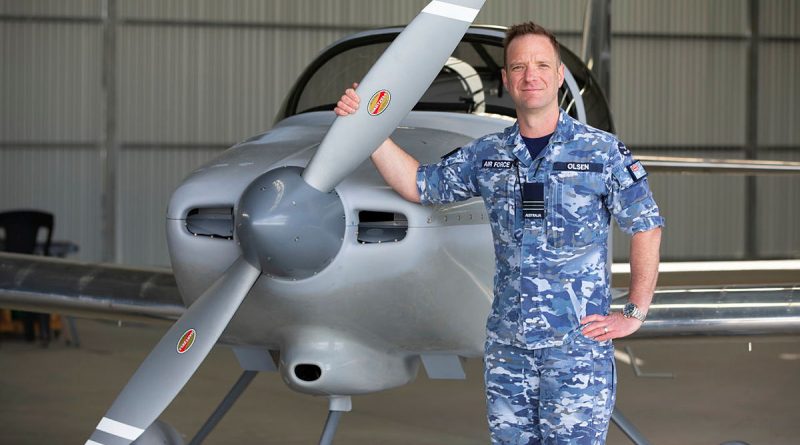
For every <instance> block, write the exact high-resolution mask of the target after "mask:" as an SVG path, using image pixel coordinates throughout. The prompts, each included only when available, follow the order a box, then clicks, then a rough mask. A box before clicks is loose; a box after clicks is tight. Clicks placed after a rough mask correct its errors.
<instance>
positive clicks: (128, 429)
mask: <svg viewBox="0 0 800 445" xmlns="http://www.w3.org/2000/svg"><path fill="white" fill-rule="evenodd" d="M97 429H98V430H100V431H103V432H106V433H108V434H113V435H115V436H117V437H122V438H125V439H128V440H136V439H137V438H138V437H139V436H141V435H142V433H143V432H144V430H143V429H141V428H136V427H135V426H133V425H128V424H127V423H122V422H117V421H116V420H114V419H109V418H108V417H103V419H102V420H100V423H98V424H97Z"/></svg>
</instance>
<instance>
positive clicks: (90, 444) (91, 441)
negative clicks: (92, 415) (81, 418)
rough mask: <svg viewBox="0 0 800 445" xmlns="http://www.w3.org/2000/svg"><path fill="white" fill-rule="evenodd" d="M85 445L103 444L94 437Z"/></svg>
mask: <svg viewBox="0 0 800 445" xmlns="http://www.w3.org/2000/svg"><path fill="white" fill-rule="evenodd" d="M84 445H103V444H102V443H100V442H95V441H93V440H92V439H89V440H87V441H86V443H85V444H84Z"/></svg>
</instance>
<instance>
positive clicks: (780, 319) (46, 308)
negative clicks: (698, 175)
mask: <svg viewBox="0 0 800 445" xmlns="http://www.w3.org/2000/svg"><path fill="white" fill-rule="evenodd" d="M612 277H613V278H612V283H613V286H614V289H613V293H614V301H613V303H612V310H621V308H622V305H623V304H624V302H625V301H627V288H626V287H625V286H626V285H627V283H628V282H629V281H630V267H629V265H627V264H614V266H613V267H612ZM0 307H4V308H11V309H20V310H31V311H42V312H57V313H63V314H66V315H74V316H80V317H88V318H102V319H110V320H127V321H145V322H171V321H174V320H176V319H178V318H179V317H180V316H181V314H183V312H184V310H185V307H184V304H183V301H182V299H181V296H180V293H179V291H178V287H177V284H176V283H175V279H174V277H173V275H172V272H171V271H169V270H167V269H144V268H134V267H125V266H118V265H110V264H89V263H79V262H74V261H68V260H61V259H54V258H47V257H41V256H31V255H17V254H7V253H0ZM796 333H800V260H789V261H729V262H690V263H662V264H661V266H660V275H659V287H658V289H656V293H655V296H654V298H653V304H652V305H651V307H650V312H649V314H648V319H647V322H646V323H645V324H644V325H643V326H642V328H641V329H640V330H639V331H638V332H637V333H636V334H635V336H636V337H673V336H687V335H761V334H796Z"/></svg>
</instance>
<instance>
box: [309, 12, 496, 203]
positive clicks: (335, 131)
mask: <svg viewBox="0 0 800 445" xmlns="http://www.w3.org/2000/svg"><path fill="white" fill-rule="evenodd" d="M483 3H484V0H448V1H447V2H444V1H432V2H430V3H429V4H428V5H427V6H426V7H425V8H424V9H423V10H422V12H421V13H420V14H419V15H417V17H416V18H414V20H412V21H411V23H409V24H408V26H406V28H405V30H403V32H402V33H400V35H399V36H397V38H396V39H395V40H394V42H392V44H391V45H390V46H389V48H387V49H386V51H385V52H384V53H383V54H382V55H381V57H380V58H379V59H378V61H377V62H376V63H375V65H373V67H372V68H371V69H370V70H369V72H368V73H367V75H366V76H364V79H362V80H361V82H359V85H358V88H357V89H356V93H358V96H359V97H361V98H362V100H366V99H367V98H369V100H367V102H366V106H361V107H359V109H358V111H356V113H355V114H352V115H349V116H347V118H346V119H342V118H337V119H336V120H335V121H334V122H333V125H332V126H331V128H330V130H329V131H328V133H327V134H326V135H325V138H324V139H323V140H322V143H321V144H320V146H319V148H318V149H317V152H316V153H315V154H314V157H313V158H312V159H311V162H309V163H308V166H307V167H306V170H305V172H303V179H305V181H306V182H307V183H308V184H310V185H311V186H312V187H314V188H315V189H317V190H320V191H323V192H327V191H330V190H331V189H333V187H334V186H336V184H338V183H339V181H341V180H342V178H344V177H345V176H347V175H348V174H349V173H350V172H352V171H353V170H354V169H355V168H356V167H358V166H359V164H361V163H362V162H364V161H365V160H366V159H367V158H368V157H369V155H370V154H372V152H373V151H375V149H376V148H378V146H379V145H380V144H381V142H383V141H384V140H385V139H386V138H387V137H389V135H390V134H392V132H393V131H394V129H395V128H397V125H398V124H399V123H400V121H401V120H402V119H403V118H404V117H405V116H406V115H407V114H408V112H409V111H411V109H412V108H413V107H414V105H415V104H416V103H417V101H419V99H420V97H422V94H423V93H425V90H427V89H428V87H429V86H430V85H431V83H432V82H433V80H434V79H435V78H436V75H437V74H438V73H439V71H440V70H441V68H442V66H443V65H444V64H445V62H446V61H447V58H448V57H450V54H452V53H453V49H455V47H456V45H458V42H460V41H461V37H462V36H463V35H464V33H465V32H466V30H467V28H468V27H469V25H470V24H471V23H472V21H473V20H475V16H477V15H478V12H479V11H480V8H481V6H483ZM362 103H363V102H362Z"/></svg>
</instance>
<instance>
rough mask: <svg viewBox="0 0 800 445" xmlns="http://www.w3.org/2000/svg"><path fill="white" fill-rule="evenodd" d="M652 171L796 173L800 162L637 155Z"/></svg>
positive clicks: (746, 173) (798, 170)
mask: <svg viewBox="0 0 800 445" xmlns="http://www.w3.org/2000/svg"><path fill="white" fill-rule="evenodd" d="M636 159H638V160H640V161H642V162H643V163H644V165H645V167H646V168H647V170H648V171H650V172H661V173H682V174H696V173H703V174H707V173H713V174H738V175H742V174H743V175H787V174H788V175H796V174H798V173H800V162H791V161H763V160H755V159H715V158H682V157H671V156H637V157H636Z"/></svg>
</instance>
